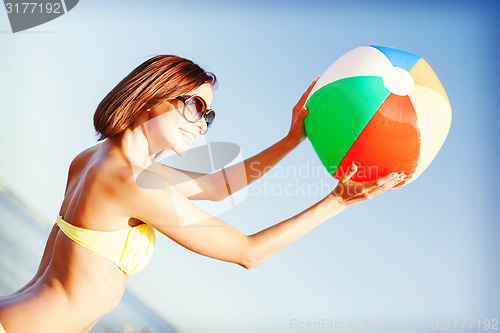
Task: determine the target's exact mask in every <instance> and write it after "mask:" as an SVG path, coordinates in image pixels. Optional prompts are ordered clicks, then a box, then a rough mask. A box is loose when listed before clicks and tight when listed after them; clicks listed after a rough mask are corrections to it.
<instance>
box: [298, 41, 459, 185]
mask: <svg viewBox="0 0 500 333" xmlns="http://www.w3.org/2000/svg"><path fill="white" fill-rule="evenodd" d="M306 106H307V108H308V115H307V117H306V118H305V120H304V124H305V129H306V134H307V136H308V138H309V140H310V141H311V143H312V146H313V147H314V150H315V151H316V153H317V155H318V157H319V159H320V160H321V162H322V163H323V165H324V166H325V167H326V169H327V171H328V172H329V173H330V174H331V175H332V176H333V177H334V178H336V179H339V177H340V176H341V175H342V174H343V173H344V172H345V171H346V170H347V168H349V166H350V165H351V164H352V163H353V162H354V163H355V164H356V165H357V166H358V171H357V173H356V174H355V175H354V176H353V177H352V178H351V179H352V180H354V181H358V182H362V181H368V180H372V179H376V178H379V177H382V176H384V175H387V174H389V173H391V172H405V173H406V175H407V178H406V180H405V183H409V182H412V181H414V180H415V179H416V178H418V177H419V176H420V175H421V174H422V172H423V171H424V170H425V169H426V168H427V167H428V166H429V164H430V163H431V161H432V160H433V159H434V157H435V156H436V154H437V153H438V151H439V149H440V148H441V146H442V145H443V143H444V141H445V139H446V136H447V135H448V131H449V129H450V125H451V106H450V102H449V100H448V97H447V95H446V92H445V90H444V88H443V86H442V85H441V82H440V81H439V79H438V77H437V76H436V74H435V73H434V71H433V70H432V68H431V67H430V66H429V64H428V63H427V62H426V61H425V60H424V59H422V58H420V57H419V56H416V55H414V54H412V53H408V52H405V51H400V50H397V49H393V48H388V47H380V46H361V47H358V48H356V49H354V50H352V51H349V52H347V53H346V54H344V55H343V56H342V57H340V58H339V59H338V60H337V61H335V62H334V63H333V64H332V65H331V66H330V67H329V68H328V69H327V70H326V72H325V73H324V74H323V75H322V76H321V77H320V79H319V80H318V81H317V82H316V84H315V86H314V87H313V89H312V90H311V92H310V94H309V97H308V99H307V102H306Z"/></svg>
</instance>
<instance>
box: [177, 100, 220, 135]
mask: <svg viewBox="0 0 500 333" xmlns="http://www.w3.org/2000/svg"><path fill="white" fill-rule="evenodd" d="M175 99H178V100H179V101H181V102H182V103H184V107H183V108H182V116H183V117H184V119H186V120H187V121H188V122H190V123H196V122H197V121H199V120H200V119H201V118H205V123H206V124H207V127H206V128H205V130H203V131H201V132H200V134H202V135H203V134H205V133H207V131H208V128H209V127H210V125H212V122H213V121H214V118H215V111H214V110H212V109H207V103H206V102H205V100H204V99H203V98H201V97H200V96H198V95H191V96H189V97H183V96H179V97H176V98H175Z"/></svg>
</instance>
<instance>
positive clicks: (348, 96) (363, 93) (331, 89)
mask: <svg viewBox="0 0 500 333" xmlns="http://www.w3.org/2000/svg"><path fill="white" fill-rule="evenodd" d="M389 94H390V91H389V90H388V89H387V88H386V87H385V86H384V84H383V82H382V78H381V77H378V76H355V77H349V78H345V79H341V80H337V81H334V82H332V83H329V84H327V85H325V86H323V87H321V88H320V89H318V90H317V91H316V92H315V93H314V94H313V95H312V96H311V97H309V99H308V100H307V102H306V106H307V109H308V115H307V117H306V118H305V120H304V124H305V128H306V134H307V137H308V138H309V140H310V141H311V143H312V145H313V147H314V150H315V151H316V154H318V157H319V159H320V160H321V162H322V163H323V165H324V166H325V168H326V169H327V170H328V172H329V173H330V174H331V175H333V174H334V173H335V171H336V170H337V168H338V166H339V164H340V162H341V161H342V159H343V158H344V156H345V155H346V154H347V152H348V151H349V149H350V148H351V146H352V144H353V143H354V141H356V139H357V138H358V136H359V134H360V133H361V131H363V128H365V126H366V124H368V122H369V121H370V119H371V118H372V117H373V115H374V114H375V112H377V110H378V108H379V107H380V106H381V105H382V103H383V102H384V101H385V100H386V98H387V97H388V96H389Z"/></svg>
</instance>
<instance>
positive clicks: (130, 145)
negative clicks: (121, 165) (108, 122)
mask: <svg viewBox="0 0 500 333" xmlns="http://www.w3.org/2000/svg"><path fill="white" fill-rule="evenodd" d="M116 140H117V142H116V144H117V145H118V147H119V148H120V150H121V151H122V152H123V154H124V155H125V156H127V158H128V159H129V160H130V161H131V162H132V163H134V164H136V165H138V166H141V167H143V168H147V167H148V166H150V165H151V164H152V163H153V162H154V160H155V159H156V158H157V157H158V156H159V155H160V154H161V153H162V152H163V151H162V150H160V151H153V150H152V148H151V145H150V143H149V140H148V137H147V135H146V132H145V131H144V127H143V126H142V125H141V126H137V127H135V128H134V129H130V128H127V129H126V130H125V131H123V132H122V133H120V134H119V135H117V137H116Z"/></svg>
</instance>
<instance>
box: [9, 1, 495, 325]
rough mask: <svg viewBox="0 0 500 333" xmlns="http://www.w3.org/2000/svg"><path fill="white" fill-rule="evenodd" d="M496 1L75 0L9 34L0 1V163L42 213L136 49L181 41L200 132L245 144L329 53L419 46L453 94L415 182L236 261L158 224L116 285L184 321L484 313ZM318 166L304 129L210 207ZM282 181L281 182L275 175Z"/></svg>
mask: <svg viewBox="0 0 500 333" xmlns="http://www.w3.org/2000/svg"><path fill="white" fill-rule="evenodd" d="M496 17H498V9H497V8H496V6H495V3H494V2H487V1H476V2H474V3H472V2H470V3H464V2H451V1H444V2H439V3H438V2H431V1H423V2H411V3H409V2H403V1H378V2H376V4H375V2H371V1H351V2H340V1H308V2H299V1H292V2H285V1H279V2H274V3H272V4H268V3H266V2H264V1H257V2H251V3H250V2H238V1H234V2H229V1H211V2H209V3H208V2H202V1H194V2H190V3H186V2H182V1H177V0H176V1H168V2H162V1H142V2H137V3H127V4H124V3H123V2H118V1H108V2H106V4H103V3H102V2H98V1H81V2H80V3H79V4H78V5H77V6H76V7H75V8H74V9H73V10H72V11H70V12H69V13H68V14H66V15H64V16H62V17H60V18H58V19H56V20H54V21H51V22H49V23H46V24H44V25H41V26H39V27H35V28H33V29H30V30H28V31H25V32H20V33H16V34H12V33H11V32H10V26H9V23H8V20H7V15H6V14H5V13H0V43H1V45H2V51H1V52H0V73H1V79H0V80H1V81H0V82H1V88H2V98H1V99H0V110H1V112H2V121H1V122H0V138H1V142H2V144H1V146H0V153H1V155H2V163H1V165H0V180H1V181H2V182H4V183H5V184H7V185H8V186H9V187H10V188H11V189H12V190H13V191H15V192H16V193H18V194H19V195H20V196H21V197H22V198H23V199H25V200H26V201H27V202H28V203H29V204H30V205H31V206H32V207H33V208H34V210H35V211H37V212H38V213H39V215H40V216H42V218H43V219H44V220H46V221H48V223H52V222H53V219H54V218H55V216H56V214H57V212H58V210H59V205H60V202H61V199H62V195H63V192H64V186H65V181H66V173H67V168H68V166H69V163H70V161H71V159H72V158H73V157H74V156H75V155H76V154H77V153H78V152H80V151H81V150H83V149H84V148H86V147H89V146H91V145H93V144H95V137H94V133H93V127H92V115H93V112H94V110H95V108H96V106H97V104H98V103H99V101H100V100H101V99H102V98H103V97H104V96H105V95H106V94H107V93H108V92H109V90H111V88H113V87H114V85H115V84H116V83H117V82H118V81H119V80H121V79H122V78H123V77H124V76H125V75H126V74H128V73H129V72H130V71H131V70H132V69H133V68H134V67H135V66H137V65H138V64H139V63H141V62H142V61H144V60H146V59H147V58H149V57H150V56H153V55H156V54H164V53H166V54H177V55H181V56H184V57H187V58H190V59H193V60H194V61H196V62H198V63H199V64H200V65H202V66H203V67H204V68H206V69H208V70H210V71H212V72H214V73H215V74H216V75H217V77H218V79H219V87H218V89H217V90H216V91H215V93H214V100H213V103H212V108H213V109H215V110H216V111H217V118H216V121H215V123H214V126H213V128H212V129H211V130H210V132H209V134H207V135H206V139H207V141H229V142H234V143H237V144H238V145H239V146H240V147H241V152H242V155H243V157H250V156H252V155H253V154H256V153H258V152H259V151H261V150H262V149H264V148H266V147H268V146H269V145H271V144H273V143H274V142H276V141H277V140H279V139H281V138H282V137H283V136H284V135H285V134H286V131H287V129H288V126H289V121H290V114H291V108H292V106H293V105H294V104H295V103H296V101H297V100H298V98H299V97H300V95H301V94H302V92H303V91H304V90H305V89H306V88H307V86H308V85H309V83H310V82H311V81H312V80H314V79H315V78H316V77H317V76H318V75H320V74H321V73H322V72H323V71H325V70H326V68H328V67H329V66H330V65H331V63H333V61H335V60H336V59H337V58H338V57H340V56H341V55H342V54H344V53H345V52H347V51H349V50H351V49H353V48H355V47H357V46H361V45H383V46H390V47H395V48H398V49H402V50H405V51H409V52H412V53H415V54H417V55H419V56H421V57H423V58H424V59H426V60H427V62H428V63H429V64H430V65H431V66H432V67H433V69H434V71H435V72H436V74H437V75H438V76H439V78H440V80H441V82H442V84H443V86H444V87H445V89H446V91H447V93H448V96H449V99H450V102H451V105H452V111H453V120H452V126H451V129H450V133H449V135H448V138H447V140H446V142H445V144H444V145H443V148H442V149H441V151H440V153H439V154H438V156H437V157H436V159H435V160H434V161H433V163H432V164H431V165H430V167H429V168H428V169H427V170H426V172H424V174H423V175H422V176H421V177H420V178H419V179H418V180H417V181H416V182H414V183H412V184H410V185H408V186H407V187H405V188H402V189H398V190H394V191H390V192H389V193H386V194H384V195H383V196H380V197H377V198H375V199H373V200H371V201H369V202H365V203H362V204H359V205H356V206H354V207H351V208H349V209H348V210H347V211H345V212H343V213H342V214H341V215H339V216H337V217H335V218H333V219H331V220H329V221H327V222H326V223H324V224H323V225H321V226H320V227H319V228H318V229H316V230H314V231H312V232H311V233H310V234H308V235H307V236H305V237H304V238H303V239H301V240H299V241H298V242H296V243H295V244H293V245H291V246H290V247H288V248H286V249H285V250H283V251H281V252H280V253H278V254H277V255H276V256H275V257H273V258H271V259H270V260H269V261H267V262H265V263H264V264H262V265H261V266H259V267H258V268H256V269H254V270H252V271H246V270H244V269H242V268H240V267H238V266H236V265H231V264H227V263H223V262H217V261H215V260H212V259H208V258H204V257H201V256H199V255H196V254H194V253H190V252H189V251H187V250H185V249H183V248H181V247H179V246H178V245H176V244H174V243H173V242H171V241H169V240H168V239H161V240H160V241H159V242H158V247H157V251H156V254H155V256H154V257H153V259H152V261H151V263H150V265H149V266H148V267H147V268H146V269H145V270H144V271H143V272H141V274H139V275H138V276H134V277H132V278H131V279H130V282H129V288H130V289H131V290H132V291H134V292H136V293H138V294H139V296H140V297H141V299H143V300H144V301H145V302H146V303H148V304H150V305H151V306H152V307H153V308H155V309H156V310H157V311H158V312H159V313H160V314H161V315H162V316H164V317H165V318H166V319H167V320H169V321H170V322H172V323H173V324H174V325H175V326H176V327H177V328H179V329H180V330H181V331H183V332H199V331H200V327H202V328H204V331H207V328H208V331H209V332H235V331H237V332H255V331H263V332H290V331H297V330H298V329H294V328H293V323H294V322H298V321H301V322H313V321H321V320H323V319H328V320H333V321H342V320H350V319H351V320H356V319H358V318H364V319H367V320H372V321H380V320H384V321H386V322H387V321H391V322H392V323H394V324H396V323H398V322H404V321H413V322H418V321H422V322H423V323H427V321H428V320H440V323H441V325H444V321H445V320H446V319H451V320H453V319H457V320H459V319H460V318H476V319H486V318H493V317H495V316H496V318H498V317H499V315H500V301H499V300H500V289H499V287H498V281H499V280H500V271H499V269H498V265H497V263H498V259H499V258H498V256H499V250H500V249H499V245H498V243H497V239H498V237H499V235H500V227H499V226H498V218H497V214H498V208H497V207H498V205H497V204H496V202H495V200H496V197H495V195H496V192H497V190H496V188H497V187H498V176H497V171H496V166H497V165H498V162H499V160H498V157H497V155H498V148H497V143H498V142H499V140H498V134H497V133H495V131H496V128H497V126H496V124H497V123H498V120H499V116H498V113H497V102H496V98H495V96H496V94H497V84H496V82H497V80H498V74H499V67H498V62H497V59H496V54H497V46H496V43H497V42H498V34H497V33H496V31H498V29H497V28H498V26H497V25H496V24H495V22H494V19H495V18H496ZM294 170H295V171H298V170H302V173H301V174H300V175H299V177H295V176H294ZM321 170H322V166H321V163H320V162H319V160H318V158H317V157H316V155H315V154H314V150H313V149H312V146H311V145H310V143H309V142H308V141H306V142H304V143H303V144H302V145H301V146H300V147H298V148H297V149H296V150H295V151H293V152H292V153H291V154H290V155H289V156H287V157H286V159H284V160H283V161H282V163H280V164H279V165H278V166H277V167H276V170H274V171H272V172H271V173H269V174H268V175H266V176H265V177H263V178H262V179H261V180H260V181H258V182H257V183H255V184H253V185H252V186H251V187H250V188H249V189H248V193H247V196H246V197H245V199H244V200H243V201H242V202H241V203H240V204H239V205H237V206H236V207H234V208H232V209H230V210H227V211H226V212H224V213H223V214H220V215H219V217H220V218H221V219H223V220H225V221H227V222H229V223H231V224H232V225H233V226H235V227H236V228H237V229H238V230H240V231H242V232H243V233H253V232H256V231H258V230H261V229H263V228H266V227H268V226H269V225H271V224H273V223H276V222H278V221H281V220H283V219H286V218H288V217H290V216H292V215H294V214H296V213H298V212H299V211H301V210H302V209H305V208H306V207H308V206H310V205H311V204H313V203H315V202H317V201H318V200H320V199H321V198H323V197H324V196H325V195H326V194H327V193H328V192H329V191H330V190H331V189H332V188H333V187H334V185H335V182H334V181H333V180H331V179H330V178H329V177H328V176H326V174H324V173H322V172H321ZM288 184H292V185H293V186H294V188H296V189H297V190H296V191H292V192H288V193H284V192H280V189H283V188H285V186H287V185H288ZM273 186H274V187H273ZM288 188H292V187H290V186H288ZM273 189H274V191H273ZM304 193H305V195H304ZM1 223H8V221H2V222H1ZM293 320H295V321H293ZM424 328H425V326H424Z"/></svg>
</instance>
